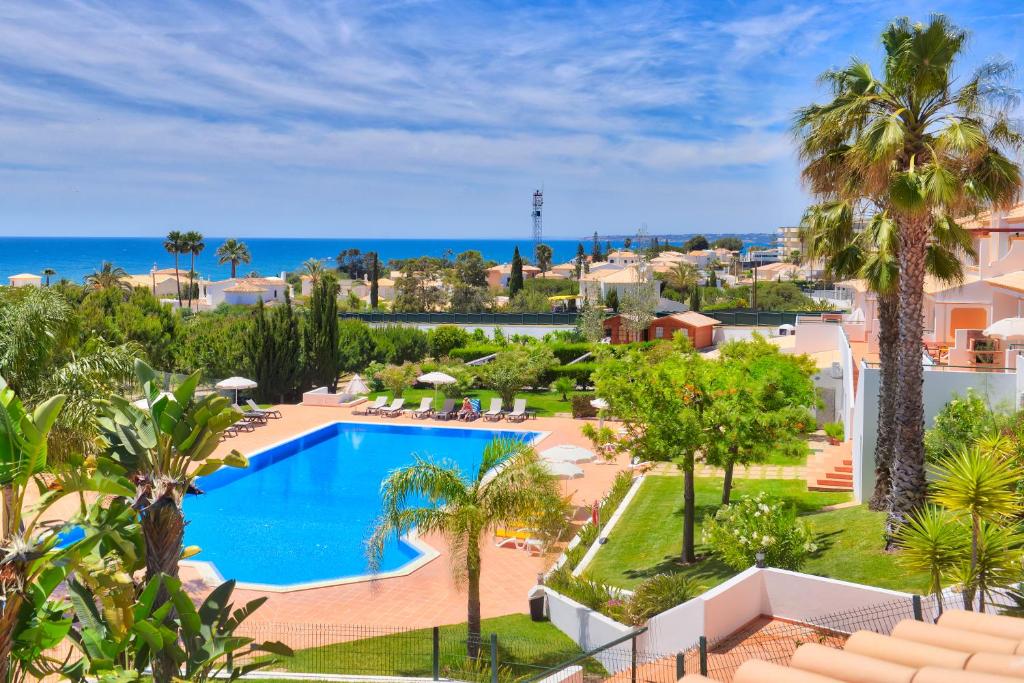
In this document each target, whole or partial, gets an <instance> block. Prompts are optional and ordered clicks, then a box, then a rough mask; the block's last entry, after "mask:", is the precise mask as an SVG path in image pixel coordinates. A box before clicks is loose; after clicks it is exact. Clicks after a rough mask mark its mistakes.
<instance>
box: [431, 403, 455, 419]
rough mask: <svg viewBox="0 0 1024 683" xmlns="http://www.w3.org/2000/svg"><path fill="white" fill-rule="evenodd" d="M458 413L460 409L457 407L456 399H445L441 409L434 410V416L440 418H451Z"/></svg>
mask: <svg viewBox="0 0 1024 683" xmlns="http://www.w3.org/2000/svg"><path fill="white" fill-rule="evenodd" d="M458 414H459V411H457V410H456V409H455V399H454V398H446V399H445V400H444V405H442V406H441V410H435V411H434V418H435V419H438V420H450V419H452V418H453V417H455V416H456V415H458Z"/></svg>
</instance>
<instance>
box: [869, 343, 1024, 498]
mask: <svg viewBox="0 0 1024 683" xmlns="http://www.w3.org/2000/svg"><path fill="white" fill-rule="evenodd" d="M943 367H944V366H932V367H925V371H924V387H923V391H924V423H925V428H928V427H931V426H932V422H933V421H934V420H935V416H936V415H937V414H938V413H939V411H940V410H942V408H943V406H945V405H946V404H947V403H949V401H950V399H952V398H953V394H959V395H961V396H962V395H964V394H966V393H967V389H968V388H972V389H974V391H975V392H976V393H978V394H980V395H981V396H983V397H985V398H986V400H987V401H988V402H989V404H991V405H993V406H1003V407H1005V408H1007V409H1012V408H1013V407H1015V406H1016V404H1017V396H1018V393H1017V383H1018V379H1017V374H1016V373H1006V372H977V371H973V370H950V369H948V368H947V369H943ZM878 374H879V371H878V367H877V366H874V367H869V366H868V365H867V364H865V363H863V362H862V363H861V367H860V382H859V386H858V387H857V400H856V410H855V411H854V420H853V422H854V429H853V497H854V500H857V501H858V502H863V501H865V500H866V499H868V498H870V497H871V493H872V491H873V490H874V486H875V442H876V441H877V440H878Z"/></svg>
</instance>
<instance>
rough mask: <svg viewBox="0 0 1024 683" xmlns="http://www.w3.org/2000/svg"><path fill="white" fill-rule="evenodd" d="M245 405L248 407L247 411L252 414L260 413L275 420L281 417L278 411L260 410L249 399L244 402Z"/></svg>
mask: <svg viewBox="0 0 1024 683" xmlns="http://www.w3.org/2000/svg"><path fill="white" fill-rule="evenodd" d="M245 405H247V406H249V409H250V410H251V411H252V412H254V413H262V414H263V415H266V416H267V417H272V418H275V419H276V418H279V417H281V411H280V410H277V409H276V408H260V407H259V406H258V405H256V402H255V401H253V400H252V399H251V398H249V399H246V400H245Z"/></svg>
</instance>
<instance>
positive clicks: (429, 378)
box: [416, 370, 459, 404]
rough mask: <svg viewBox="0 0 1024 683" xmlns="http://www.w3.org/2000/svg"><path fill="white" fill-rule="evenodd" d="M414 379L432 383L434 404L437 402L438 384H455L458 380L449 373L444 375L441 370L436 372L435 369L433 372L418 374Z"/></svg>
mask: <svg viewBox="0 0 1024 683" xmlns="http://www.w3.org/2000/svg"><path fill="white" fill-rule="evenodd" d="M416 381H417V382H422V383H423V384H433V385H434V403H435V404H436V403H437V387H438V386H439V385H441V384H455V383H456V382H458V381H459V380H457V379H455V378H454V377H452V376H451V375H446V374H444V373H443V372H437V371H436V370H435V371H434V372H428V373H427V374H425V375H420V376H419V377H417V378H416Z"/></svg>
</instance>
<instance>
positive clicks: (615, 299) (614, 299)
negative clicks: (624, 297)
mask: <svg viewBox="0 0 1024 683" xmlns="http://www.w3.org/2000/svg"><path fill="white" fill-rule="evenodd" d="M604 305H605V306H607V307H608V308H610V309H612V310H613V311H615V312H616V313H618V312H619V292H618V290H617V289H611V290H609V291H608V295H607V296H605V298H604Z"/></svg>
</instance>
